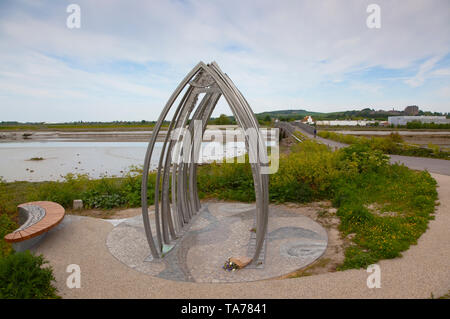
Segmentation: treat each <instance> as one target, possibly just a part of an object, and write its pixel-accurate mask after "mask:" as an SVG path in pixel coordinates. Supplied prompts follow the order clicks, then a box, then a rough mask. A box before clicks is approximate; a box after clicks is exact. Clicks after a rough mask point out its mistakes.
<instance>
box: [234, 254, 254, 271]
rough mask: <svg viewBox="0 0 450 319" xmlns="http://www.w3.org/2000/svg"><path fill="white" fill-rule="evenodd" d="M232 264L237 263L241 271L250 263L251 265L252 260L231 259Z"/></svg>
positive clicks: (248, 258)
mask: <svg viewBox="0 0 450 319" xmlns="http://www.w3.org/2000/svg"><path fill="white" fill-rule="evenodd" d="M230 262H232V263H235V264H236V265H237V266H238V267H239V269H242V268H244V267H245V266H247V265H248V264H249V263H251V262H252V259H251V258H250V257H247V256H239V257H231V258H230Z"/></svg>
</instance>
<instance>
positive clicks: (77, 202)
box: [73, 199, 83, 209]
mask: <svg viewBox="0 0 450 319" xmlns="http://www.w3.org/2000/svg"><path fill="white" fill-rule="evenodd" d="M73 209H83V201H82V200H81V199H74V200H73Z"/></svg>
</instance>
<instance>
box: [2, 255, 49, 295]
mask: <svg viewBox="0 0 450 319" xmlns="http://www.w3.org/2000/svg"><path fill="white" fill-rule="evenodd" d="M47 263H48V262H47V261H46V260H45V259H44V258H43V257H42V255H41V256H35V255H33V254H31V253H30V252H29V251H25V252H20V253H15V254H11V255H9V256H7V257H6V258H1V259H0V299H30V298H37V299H49V298H58V296H57V295H56V288H55V287H54V286H53V285H52V281H54V280H55V278H54V276H53V270H52V268H51V267H50V266H49V267H42V266H43V265H45V264H47Z"/></svg>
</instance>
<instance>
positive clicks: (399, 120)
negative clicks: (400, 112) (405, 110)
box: [388, 115, 450, 126]
mask: <svg viewBox="0 0 450 319" xmlns="http://www.w3.org/2000/svg"><path fill="white" fill-rule="evenodd" d="M413 121H417V122H420V123H434V124H449V123H450V119H447V118H446V117H445V116H424V115H421V116H389V117H388V122H389V125H395V126H397V125H406V124H407V123H408V122H413Z"/></svg>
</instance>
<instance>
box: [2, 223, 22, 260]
mask: <svg viewBox="0 0 450 319" xmlns="http://www.w3.org/2000/svg"><path fill="white" fill-rule="evenodd" d="M17 227H18V226H17V225H16V223H14V222H13V221H12V220H11V218H10V217H9V216H8V215H7V214H0V258H4V257H6V256H8V255H10V254H11V253H12V252H13V250H12V247H11V244H9V243H7V242H6V241H4V239H3V237H5V235H6V234H9V233H11V232H13V231H14V230H16V229H17Z"/></svg>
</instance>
